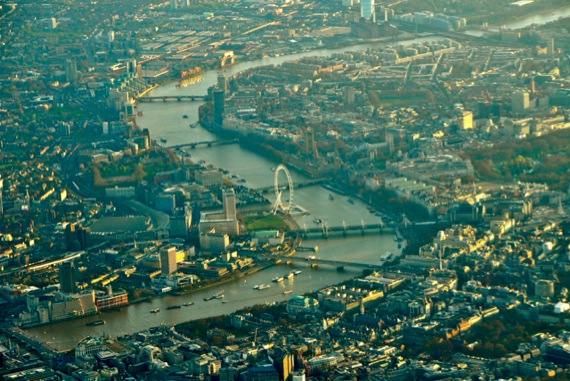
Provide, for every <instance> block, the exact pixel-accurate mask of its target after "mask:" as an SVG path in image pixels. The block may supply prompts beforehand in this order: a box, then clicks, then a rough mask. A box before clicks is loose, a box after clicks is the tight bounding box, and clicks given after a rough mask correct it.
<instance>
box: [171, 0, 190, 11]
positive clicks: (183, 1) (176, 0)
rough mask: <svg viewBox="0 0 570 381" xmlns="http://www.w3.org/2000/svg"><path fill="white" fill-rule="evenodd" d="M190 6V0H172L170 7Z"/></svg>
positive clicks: (185, 7) (181, 7)
mask: <svg viewBox="0 0 570 381" xmlns="http://www.w3.org/2000/svg"><path fill="white" fill-rule="evenodd" d="M188 8H190V0H170V9H172V10H176V9H188Z"/></svg>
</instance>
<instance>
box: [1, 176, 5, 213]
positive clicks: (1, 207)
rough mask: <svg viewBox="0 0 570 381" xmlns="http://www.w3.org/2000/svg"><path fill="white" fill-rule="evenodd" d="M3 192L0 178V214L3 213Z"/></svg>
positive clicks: (2, 180) (2, 181)
mask: <svg viewBox="0 0 570 381" xmlns="http://www.w3.org/2000/svg"><path fill="white" fill-rule="evenodd" d="M3 191H4V179H3V178H2V177H0V214H3V213H4V201H2V192H3Z"/></svg>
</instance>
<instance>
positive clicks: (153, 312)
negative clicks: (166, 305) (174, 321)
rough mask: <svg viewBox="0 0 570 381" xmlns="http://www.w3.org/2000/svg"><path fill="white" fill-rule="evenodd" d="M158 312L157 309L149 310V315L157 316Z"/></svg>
mask: <svg viewBox="0 0 570 381" xmlns="http://www.w3.org/2000/svg"><path fill="white" fill-rule="evenodd" d="M159 312H160V309H158V308H155V309H154V310H150V313H151V314H157V313H159Z"/></svg>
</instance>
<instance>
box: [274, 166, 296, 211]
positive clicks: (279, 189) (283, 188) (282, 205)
mask: <svg viewBox="0 0 570 381" xmlns="http://www.w3.org/2000/svg"><path fill="white" fill-rule="evenodd" d="M281 173H284V174H285V177H286V178H287V185H280V184H279V175H280V174H281ZM273 184H274V186H275V203H273V214H277V213H278V212H283V213H285V214H288V213H290V212H291V210H293V179H291V174H290V173H289V170H288V169H287V167H286V166H284V165H283V164H279V166H278V167H277V168H276V169H275V176H274V178H273Z"/></svg>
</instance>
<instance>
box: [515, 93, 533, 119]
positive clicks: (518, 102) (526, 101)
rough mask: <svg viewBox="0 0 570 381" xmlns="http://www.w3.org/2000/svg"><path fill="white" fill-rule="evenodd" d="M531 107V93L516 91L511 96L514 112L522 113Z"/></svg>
mask: <svg viewBox="0 0 570 381" xmlns="http://www.w3.org/2000/svg"><path fill="white" fill-rule="evenodd" d="M529 107H530V94H529V93H528V92H526V91H515V92H514V93H513V95H512V97H511V110H512V112H513V114H518V115H522V114H524V113H525V112H526V111H527V110H528V108H529Z"/></svg>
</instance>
